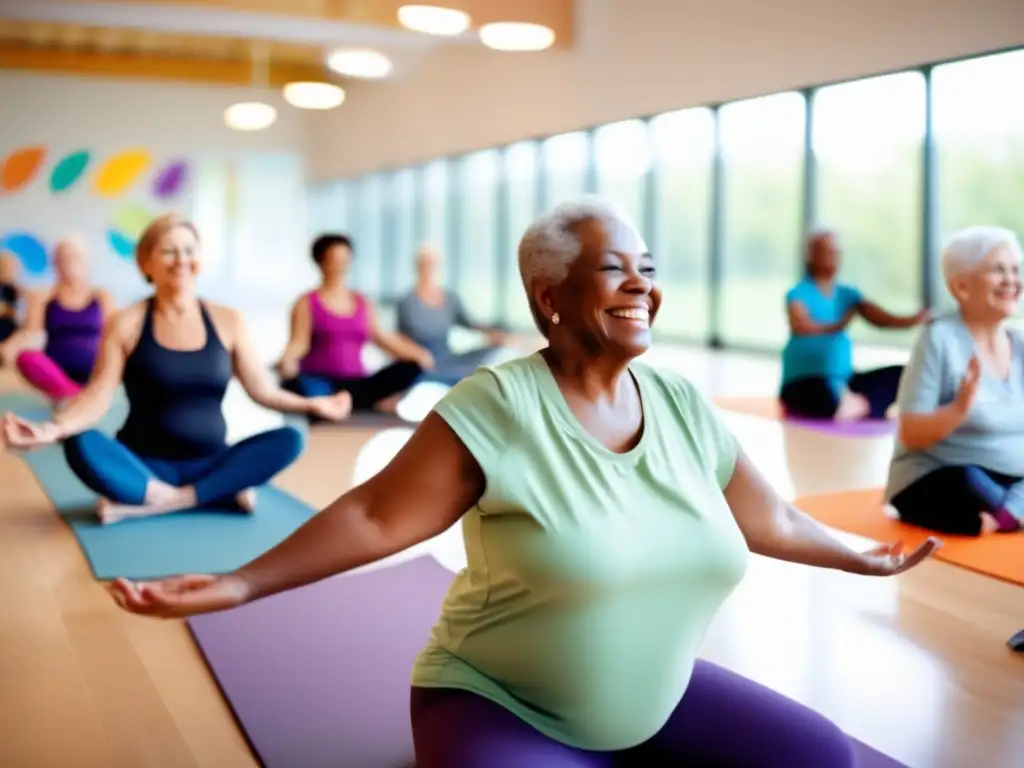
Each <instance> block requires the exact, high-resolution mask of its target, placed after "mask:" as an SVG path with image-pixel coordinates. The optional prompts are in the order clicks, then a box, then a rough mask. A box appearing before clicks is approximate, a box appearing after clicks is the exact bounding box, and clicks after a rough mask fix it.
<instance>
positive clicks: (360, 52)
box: [327, 48, 392, 79]
mask: <svg viewBox="0 0 1024 768" xmlns="http://www.w3.org/2000/svg"><path fill="white" fill-rule="evenodd" d="M327 66H328V67H329V68H330V69H332V70H334V71H335V72H337V73H338V74H339V75H344V76H345V77H363V78H368V79H376V78H381V77H387V76H388V75H389V74H391V68H392V67H391V59H389V58H388V57H387V56H385V55H384V54H383V53H378V52H377V51H373V50H370V49H369V48H356V49H343V50H338V51H334V52H332V53H331V54H330V55H329V56H328V57H327Z"/></svg>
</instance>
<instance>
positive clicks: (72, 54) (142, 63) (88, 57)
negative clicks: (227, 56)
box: [0, 43, 337, 88]
mask: <svg viewBox="0 0 1024 768" xmlns="http://www.w3.org/2000/svg"><path fill="white" fill-rule="evenodd" d="M0 69H9V70H21V71H31V72H42V73H47V74H61V75H77V76H81V77H98V78H113V79H122V80H162V81H177V82H189V83H202V84H209V85H240V86H247V85H250V84H251V83H252V63H251V62H250V61H249V60H248V59H238V60H235V61H232V60H212V59H201V58H189V57H184V56H162V55H152V54H131V53H120V52H113V51H111V52H100V51H74V50H66V49H60V48H53V47H30V46H23V45H15V44H11V43H0ZM268 70H269V71H268V72H267V79H268V84H269V85H270V87H272V88H280V87H282V86H284V85H285V83H289V82H296V81H303V80H315V81H332V80H333V81H337V78H334V77H331V73H330V72H329V71H328V70H327V68H326V67H320V66H313V65H307V64H301V63H291V62H277V63H273V62H272V63H270V65H269V67H268Z"/></svg>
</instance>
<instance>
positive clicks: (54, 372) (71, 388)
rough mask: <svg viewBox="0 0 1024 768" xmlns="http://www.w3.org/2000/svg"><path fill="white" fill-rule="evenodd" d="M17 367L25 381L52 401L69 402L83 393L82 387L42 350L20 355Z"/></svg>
mask: <svg viewBox="0 0 1024 768" xmlns="http://www.w3.org/2000/svg"><path fill="white" fill-rule="evenodd" d="M17 366H18V371H19V372H20V373H21V375H22V376H24V377H25V380H26V381H28V383H29V384H31V385H32V386H33V387H35V388H36V389H38V390H39V391H40V392H42V393H43V394H44V395H46V396H47V397H49V398H50V399H51V400H68V399H70V398H72V397H74V396H75V395H77V394H78V393H79V392H81V391H82V385H81V384H77V383H75V382H74V381H72V380H71V378H70V377H69V376H68V375H67V374H66V373H64V371H63V369H61V367H60V366H59V365H57V363H55V362H54V361H53V359H52V358H50V357H48V356H47V355H46V354H45V353H43V352H42V351H41V350H38V349H27V350H25V351H24V352H22V353H21V354H19V355H18V360H17Z"/></svg>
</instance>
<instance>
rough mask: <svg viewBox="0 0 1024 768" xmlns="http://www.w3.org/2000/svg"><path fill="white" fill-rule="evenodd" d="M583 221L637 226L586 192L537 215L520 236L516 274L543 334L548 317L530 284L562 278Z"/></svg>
mask: <svg viewBox="0 0 1024 768" xmlns="http://www.w3.org/2000/svg"><path fill="white" fill-rule="evenodd" d="M585 221H599V222H602V223H603V224H606V225H608V226H609V227H621V226H623V225H626V226H629V227H631V228H633V229H636V225H635V223H634V222H633V219H632V217H631V216H630V215H629V214H628V213H627V212H626V210H625V209H624V208H622V207H621V206H620V205H618V204H617V203H615V202H613V201H611V200H608V199H607V198H604V197H601V196H599V195H586V196H584V197H581V198H580V199H578V200H570V201H567V202H564V203H561V204H559V205H557V206H555V207H554V208H553V209H551V210H550V211H548V212H547V213H544V214H541V215H540V216H538V217H537V218H536V219H534V221H533V223H532V224H530V226H529V227H527V228H526V232H524V233H523V236H522V238H521V239H520V240H519V276H520V277H521V278H522V281H523V288H524V289H525V290H526V299H527V301H528V302H529V305H530V314H531V315H533V321H534V323H536V325H537V329H538V330H539V331H540V332H541V333H542V334H543V335H544V337H545V338H547V335H548V319H547V318H546V317H544V314H543V313H542V312H541V310H540V307H538V306H537V302H536V301H534V298H533V285H534V284H535V283H537V282H542V283H545V284H547V285H559V284H561V283H562V281H563V280H565V278H566V277H567V276H568V274H569V268H570V267H571V266H572V264H573V262H574V261H576V259H578V258H579V256H580V240H579V236H578V235H577V229H578V227H579V225H580V224H582V223H583V222H585Z"/></svg>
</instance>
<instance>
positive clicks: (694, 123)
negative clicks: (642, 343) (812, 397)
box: [648, 108, 715, 339]
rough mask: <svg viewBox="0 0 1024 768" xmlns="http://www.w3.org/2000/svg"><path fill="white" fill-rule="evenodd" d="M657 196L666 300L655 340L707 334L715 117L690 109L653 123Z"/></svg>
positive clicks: (657, 244)
mask: <svg viewBox="0 0 1024 768" xmlns="http://www.w3.org/2000/svg"><path fill="white" fill-rule="evenodd" d="M651 138H652V140H653V150H654V167H655V169H656V171H655V191H654V200H653V201H652V204H653V205H654V232H653V233H652V235H651V237H650V239H651V242H649V243H648V245H649V247H650V248H651V251H652V253H653V254H654V259H655V264H656V265H657V270H658V280H659V282H660V283H661V287H662V292H663V296H664V298H663V300H662V306H661V312H660V314H659V317H658V320H657V322H656V324H655V326H654V327H655V332H656V335H659V336H676V337H679V336H683V337H687V338H690V339H704V338H706V336H707V335H708V330H709V328H708V325H709V323H708V320H709V315H708V312H709V298H710V293H711V292H710V288H709V283H708V259H709V253H710V247H711V226H710V222H711V170H712V165H713V163H714V156H715V117H714V113H713V112H712V111H711V110H710V109H703V108H699V109H687V110H682V111H680V112H670V113H668V114H664V115H658V116H657V117H655V118H654V119H652V120H651Z"/></svg>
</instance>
